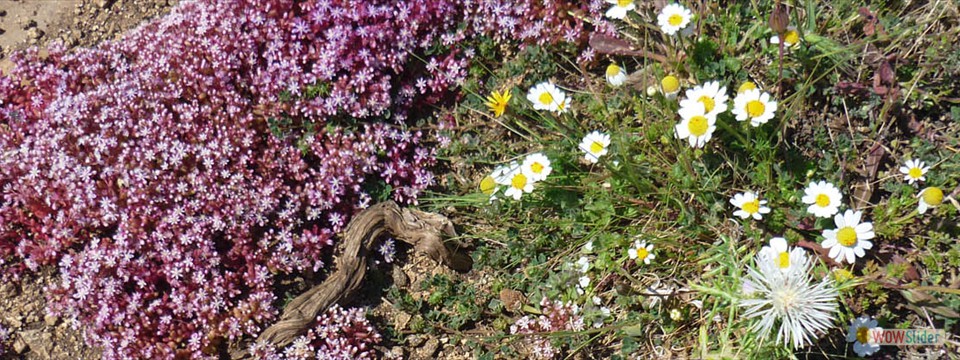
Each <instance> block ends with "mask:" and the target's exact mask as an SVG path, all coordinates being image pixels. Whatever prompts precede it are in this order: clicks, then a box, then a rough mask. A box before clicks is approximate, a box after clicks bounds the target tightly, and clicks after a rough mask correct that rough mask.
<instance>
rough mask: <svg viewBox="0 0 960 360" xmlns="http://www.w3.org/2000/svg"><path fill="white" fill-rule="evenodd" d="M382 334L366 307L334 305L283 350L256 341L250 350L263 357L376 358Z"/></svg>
mask: <svg viewBox="0 0 960 360" xmlns="http://www.w3.org/2000/svg"><path fill="white" fill-rule="evenodd" d="M380 340H381V337H380V334H379V333H378V332H377V330H376V329H374V327H373V325H371V324H370V322H369V321H368V320H367V318H366V317H365V316H364V312H363V309H358V308H353V309H343V308H341V307H340V306H339V305H334V306H333V307H331V308H330V309H327V312H326V313H323V314H321V315H320V316H318V317H317V322H316V324H315V326H314V327H313V328H311V329H310V330H309V331H308V332H307V334H306V335H303V336H301V337H298V338H297V339H296V340H294V341H293V344H291V345H290V346H288V347H287V348H286V349H284V350H283V352H281V353H278V352H277V351H276V349H274V348H273V347H272V346H270V345H269V344H265V343H259V342H258V343H254V344H253V345H251V347H250V354H251V355H252V356H253V357H254V358H255V359H262V360H310V359H329V360H354V359H375V358H376V353H375V352H374V350H373V345H376V344H379V343H380Z"/></svg>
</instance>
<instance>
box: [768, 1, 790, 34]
mask: <svg viewBox="0 0 960 360" xmlns="http://www.w3.org/2000/svg"><path fill="white" fill-rule="evenodd" d="M789 25H790V13H789V12H788V11H787V7H786V6H783V4H781V3H780V2H779V1H778V2H777V6H776V7H775V8H774V9H773V12H772V13H770V29H773V32H775V33H777V35H780V36H781V37H782V36H783V34H784V33H786V32H787V26H789Z"/></svg>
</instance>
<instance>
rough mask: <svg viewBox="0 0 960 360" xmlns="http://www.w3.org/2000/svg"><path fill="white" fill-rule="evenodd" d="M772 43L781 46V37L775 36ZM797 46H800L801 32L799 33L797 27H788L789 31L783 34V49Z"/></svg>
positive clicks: (771, 39) (771, 40)
mask: <svg viewBox="0 0 960 360" xmlns="http://www.w3.org/2000/svg"><path fill="white" fill-rule="evenodd" d="M770 43H771V44H780V36H779V35H773V36H772V37H771V38H770ZM797 45H800V32H798V31H797V27H796V26H793V25H791V26H787V31H786V32H785V33H784V34H783V47H785V48H791V47H794V46H797Z"/></svg>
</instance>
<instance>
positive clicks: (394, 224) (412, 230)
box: [231, 201, 473, 359]
mask: <svg viewBox="0 0 960 360" xmlns="http://www.w3.org/2000/svg"><path fill="white" fill-rule="evenodd" d="M384 233H387V234H390V235H392V236H393V237H394V238H395V239H397V240H399V241H403V242H405V243H408V244H410V245H413V247H414V249H415V250H416V251H417V252H420V253H423V254H426V255H428V256H430V257H431V258H433V259H434V260H437V261H439V262H440V263H442V264H444V265H446V266H448V267H450V268H452V269H454V270H457V271H468V270H470V268H471V267H472V266H473V262H472V260H471V259H470V257H469V256H466V255H464V254H460V253H457V252H454V251H451V250H450V249H448V248H447V247H446V245H445V244H444V243H443V237H445V236H456V231H455V230H454V228H453V224H452V223H451V222H450V220H448V219H447V218H446V217H444V216H443V215H439V214H432V213H426V212H422V211H418V210H412V209H400V207H399V206H397V204H396V203H395V202H393V201H387V202H383V203H379V204H376V205H374V206H371V207H370V208H367V209H366V210H364V211H362V212H360V213H359V214H357V216H355V217H354V218H353V220H351V221H350V224H348V225H347V229H346V231H344V235H343V244H344V248H343V252H342V253H341V254H339V256H337V258H336V270H335V271H334V272H333V274H331V275H330V277H328V278H327V279H326V280H325V281H324V282H323V283H321V284H320V285H317V286H315V287H313V288H312V289H310V290H308V291H307V292H305V293H303V294H301V295H300V296H297V297H296V298H295V299H293V300H292V301H290V303H289V304H287V306H286V307H285V308H284V309H283V314H282V315H280V319H279V321H277V323H275V324H273V325H272V326H270V327H268V328H267V329H266V330H264V331H263V333H261V334H260V336H259V337H258V338H257V341H266V342H269V343H271V344H273V345H274V346H276V347H279V348H283V347H285V346H287V345H289V344H291V343H292V342H293V340H294V339H295V338H296V337H297V336H300V335H301V334H303V333H304V332H305V331H306V330H307V327H308V326H309V325H310V324H311V323H312V322H313V320H314V319H316V318H317V315H319V314H320V312H321V311H324V310H326V309H327V308H328V307H329V306H330V305H333V304H334V303H336V302H338V301H340V300H342V299H345V298H348V297H350V295H352V294H353V293H354V292H355V291H356V290H357V289H358V288H359V287H360V284H361V283H362V282H363V277H364V275H366V271H367V258H368V256H369V254H370V252H371V250H372V248H373V245H374V242H376V240H377V239H378V238H379V237H380V235H383V234H384ZM245 350H246V349H243V350H238V351H236V352H234V353H231V357H232V358H234V359H243V358H248V357H249V354H247V353H246V351H245Z"/></svg>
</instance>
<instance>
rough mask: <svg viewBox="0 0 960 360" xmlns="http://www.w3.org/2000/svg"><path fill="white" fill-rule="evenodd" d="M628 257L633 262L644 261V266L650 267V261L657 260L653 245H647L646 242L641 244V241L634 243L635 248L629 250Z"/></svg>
mask: <svg viewBox="0 0 960 360" xmlns="http://www.w3.org/2000/svg"><path fill="white" fill-rule="evenodd" d="M627 256H628V257H630V259H631V260H637V262H641V261H643V263H644V264H647V265H650V260H653V259H655V258H656V256H655V255H653V244H647V242H646V241H644V242H640V241H639V240H637V241H634V242H633V247H631V248H630V249H629V250H627Z"/></svg>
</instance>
